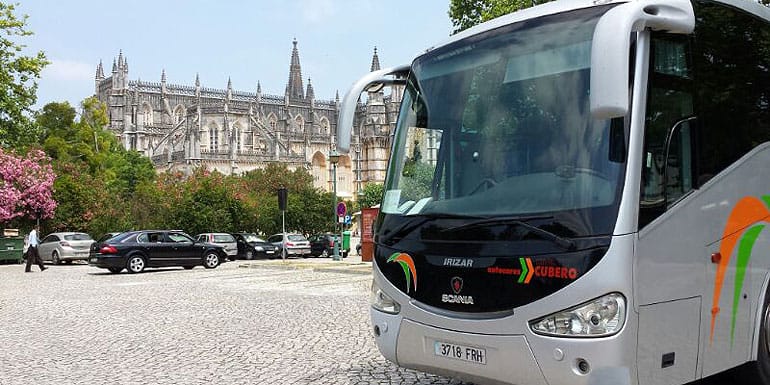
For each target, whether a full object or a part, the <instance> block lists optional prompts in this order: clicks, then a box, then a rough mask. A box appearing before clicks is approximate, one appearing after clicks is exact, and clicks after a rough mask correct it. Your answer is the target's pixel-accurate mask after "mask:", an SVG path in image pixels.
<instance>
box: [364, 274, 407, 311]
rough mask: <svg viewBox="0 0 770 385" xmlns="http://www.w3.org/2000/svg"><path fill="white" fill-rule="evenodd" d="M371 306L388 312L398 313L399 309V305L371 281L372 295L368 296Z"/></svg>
mask: <svg viewBox="0 0 770 385" xmlns="http://www.w3.org/2000/svg"><path fill="white" fill-rule="evenodd" d="M370 302H371V304H372V307H373V308H375V309H377V310H379V311H381V312H384V313H389V314H398V313H399V312H400V311H401V305H399V304H398V302H396V301H394V300H393V298H390V296H389V295H387V294H385V292H384V291H382V289H380V288H379V286H377V284H376V283H375V282H374V281H372V295H371V296H370Z"/></svg>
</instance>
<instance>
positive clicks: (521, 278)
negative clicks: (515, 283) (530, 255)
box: [519, 258, 529, 283]
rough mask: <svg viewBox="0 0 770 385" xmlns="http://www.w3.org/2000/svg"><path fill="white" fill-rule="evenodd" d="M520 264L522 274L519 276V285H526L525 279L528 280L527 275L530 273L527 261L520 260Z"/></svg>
mask: <svg viewBox="0 0 770 385" xmlns="http://www.w3.org/2000/svg"><path fill="white" fill-rule="evenodd" d="M519 263H521V274H520V275H519V283H524V279H526V278H527V273H528V272H529V269H527V261H525V260H524V258H519Z"/></svg>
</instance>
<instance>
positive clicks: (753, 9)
mask: <svg viewBox="0 0 770 385" xmlns="http://www.w3.org/2000/svg"><path fill="white" fill-rule="evenodd" d="M631 1H649V0H631ZM712 1H714V2H715V3H721V4H725V5H728V6H731V7H734V8H738V9H741V10H743V11H745V12H747V13H750V14H752V15H755V16H757V17H759V18H761V19H764V20H766V21H770V8H768V7H767V6H764V5H762V4H759V3H758V2H755V1H752V0H712ZM627 2H629V1H624V0H604V1H602V0H557V1H551V2H548V3H544V4H540V5H537V6H535V7H532V8H526V9H523V10H521V11H518V12H513V13H509V14H507V15H504V16H500V17H498V18H496V19H492V20H490V21H487V22H485V23H482V24H479V25H476V26H473V27H471V28H469V29H466V30H464V31H462V32H460V33H457V34H455V35H452V36H451V37H449V38H448V40H446V41H444V42H442V43H441V44H437V45H435V46H433V47H430V48H428V49H426V50H425V52H424V53H427V52H430V51H432V50H434V49H436V48H440V47H443V46H445V45H448V44H451V43H454V42H456V41H458V40H462V39H464V38H466V37H468V36H473V35H476V34H479V33H483V32H487V31H490V30H493V29H495V28H499V27H502V26H505V25H508V24H513V23H516V22H519V21H522V20H527V19H532V18H536V17H540V16H545V15H551V14H556V13H561V12H566V11H571V10H575V9H581V8H589V7H594V6H597V5H603V4H614V3H627ZM660 3H661V4H663V3H665V0H660Z"/></svg>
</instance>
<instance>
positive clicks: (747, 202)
mask: <svg viewBox="0 0 770 385" xmlns="http://www.w3.org/2000/svg"><path fill="white" fill-rule="evenodd" d="M769 215H770V211H768V209H767V207H766V206H765V204H764V203H763V202H762V200H760V199H758V198H755V197H744V198H743V199H741V200H740V201H738V203H736V205H735V207H734V208H733V211H732V212H731V213H730V216H729V217H728V219H727V223H726V224H725V229H724V231H723V232H722V241H721V243H720V245H719V253H720V254H722V259H721V260H720V261H719V266H718V267H717V272H716V277H715V280H714V300H713V303H712V307H711V332H710V337H709V343H713V342H714V327H715V325H716V319H717V315H718V314H719V311H720V309H719V297H720V295H721V294H722V285H723V284H724V279H725V274H726V273H727V266H728V265H729V264H730V257H731V256H732V254H733V250H734V249H735V245H736V243H738V240H739V239H740V238H741V236H742V235H743V233H744V232H745V231H746V230H747V229H748V228H749V226H751V225H752V224H754V223H757V222H759V221H761V220H762V219H764V218H766V217H767V216H769Z"/></svg>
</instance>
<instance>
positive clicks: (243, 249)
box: [233, 233, 281, 259]
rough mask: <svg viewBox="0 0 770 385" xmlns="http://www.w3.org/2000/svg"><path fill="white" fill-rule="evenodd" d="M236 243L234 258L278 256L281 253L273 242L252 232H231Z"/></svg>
mask: <svg viewBox="0 0 770 385" xmlns="http://www.w3.org/2000/svg"><path fill="white" fill-rule="evenodd" d="M233 236H234V237H235V241H236V242H237V243H238V254H237V255H236V259H254V258H278V257H280V256H281V253H280V252H279V251H278V247H277V246H275V245H274V244H272V243H270V242H267V241H265V240H264V239H262V238H260V237H258V236H257V235H256V234H253V233H233Z"/></svg>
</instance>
